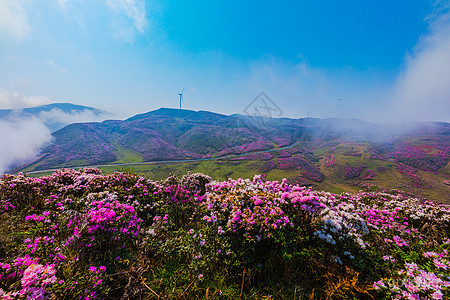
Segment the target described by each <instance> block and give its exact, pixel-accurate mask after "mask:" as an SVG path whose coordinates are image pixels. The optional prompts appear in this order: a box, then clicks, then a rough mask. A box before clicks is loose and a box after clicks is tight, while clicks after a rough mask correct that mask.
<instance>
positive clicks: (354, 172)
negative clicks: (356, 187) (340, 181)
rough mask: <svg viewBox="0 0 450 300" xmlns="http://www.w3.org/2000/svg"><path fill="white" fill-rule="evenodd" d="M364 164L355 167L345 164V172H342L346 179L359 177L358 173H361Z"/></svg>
mask: <svg viewBox="0 0 450 300" xmlns="http://www.w3.org/2000/svg"><path fill="white" fill-rule="evenodd" d="M365 167H366V166H357V167H352V166H350V165H348V164H347V165H346V166H345V172H344V177H345V179H346V180H349V179H353V178H356V177H359V175H360V174H361V171H362V170H363V169H364V168H365Z"/></svg>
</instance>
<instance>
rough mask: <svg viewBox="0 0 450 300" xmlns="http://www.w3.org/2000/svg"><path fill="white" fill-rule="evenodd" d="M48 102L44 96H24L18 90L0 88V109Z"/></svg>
mask: <svg viewBox="0 0 450 300" xmlns="http://www.w3.org/2000/svg"><path fill="white" fill-rule="evenodd" d="M48 103H50V99H48V98H46V97H36V96H25V95H23V94H21V93H19V92H13V91H6V90H0V109H10V108H24V107H33V106H38V105H43V104H48Z"/></svg>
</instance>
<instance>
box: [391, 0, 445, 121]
mask: <svg viewBox="0 0 450 300" xmlns="http://www.w3.org/2000/svg"><path fill="white" fill-rule="evenodd" d="M440 4H443V6H442V5H439V9H437V10H436V12H435V13H434V14H433V15H432V16H430V17H429V18H427V20H428V21H429V22H430V33H428V34H426V35H424V36H422V37H421V38H420V40H419V42H418V43H417V45H416V47H415V49H414V52H413V53H412V54H410V55H407V57H406V68H405V70H404V71H403V73H402V74H401V75H400V76H399V78H398V81H397V85H396V87H395V90H394V93H393V99H394V100H393V101H394V103H395V105H394V107H393V108H394V110H395V111H396V113H397V115H398V116H397V117H398V118H400V120H415V121H446V122H450V12H449V10H448V3H447V2H445V3H440Z"/></svg>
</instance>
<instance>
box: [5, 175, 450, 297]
mask: <svg viewBox="0 0 450 300" xmlns="http://www.w3.org/2000/svg"><path fill="white" fill-rule="evenodd" d="M449 222H450V210H449V206H446V205H440V204H436V203H431V202H424V201H421V200H418V199H413V198H405V197H403V196H400V195H391V194H384V193H358V194H341V195H334V194H331V193H325V192H317V191H313V190H311V189H308V188H305V187H299V186H292V185H289V184H287V182H286V181H285V180H284V181H282V182H276V181H274V182H271V181H266V180H265V179H264V177H261V176H255V177H254V178H253V180H248V179H245V180H244V179H238V180H232V179H230V180H228V181H224V182H215V181H212V180H211V178H210V177H208V176H206V175H203V174H188V175H185V176H183V177H182V178H181V179H178V178H175V177H169V178H167V179H166V180H164V181H160V182H154V181H151V180H148V179H145V178H143V177H139V176H136V175H134V174H123V173H115V174H112V175H103V174H101V173H100V171H99V170H97V169H84V170H81V171H74V170H59V171H56V172H54V173H53V174H52V175H51V176H47V177H41V178H28V177H25V176H23V175H21V174H19V175H16V176H14V175H4V176H3V177H2V178H1V180H0V296H1V298H2V299H20V298H24V299H26V298H28V299H50V298H56V299H120V298H122V299H127V298H130V299H140V298H142V299H144V298H185V299H192V298H208V299H209V298H216V299H217V298H220V299H227V298H230V299H235V298H239V297H241V298H244V299H261V298H268V297H274V298H298V297H300V298H305V299H306V298H310V297H312V298H317V299H321V298H329V299H337V298H351V297H355V298H357V299H366V298H367V299H386V298H388V299H389V298H393V299H401V298H404V299H445V298H449V296H450V292H449V287H450V271H449V268H450V262H449V261H450V258H449V254H448V248H449V243H450V239H449V235H450V232H449Z"/></svg>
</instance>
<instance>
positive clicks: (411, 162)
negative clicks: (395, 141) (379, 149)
mask: <svg viewBox="0 0 450 300" xmlns="http://www.w3.org/2000/svg"><path fill="white" fill-rule="evenodd" d="M440 148H441V149H439V150H437V151H436V152H435V153H429V152H431V151H430V149H428V151H425V150H424V149H423V147H418V146H413V145H411V144H408V143H402V144H400V145H398V147H397V148H396V149H395V150H396V151H395V152H394V153H393V157H394V158H395V160H396V161H397V162H399V163H402V164H405V165H408V166H410V167H414V168H416V169H420V170H423V171H429V172H436V171H437V170H438V169H440V168H442V167H444V166H445V165H447V163H448V162H449V161H450V151H449V149H448V147H440ZM425 149H426V150H427V147H425ZM427 152H428V153H427Z"/></svg>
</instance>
